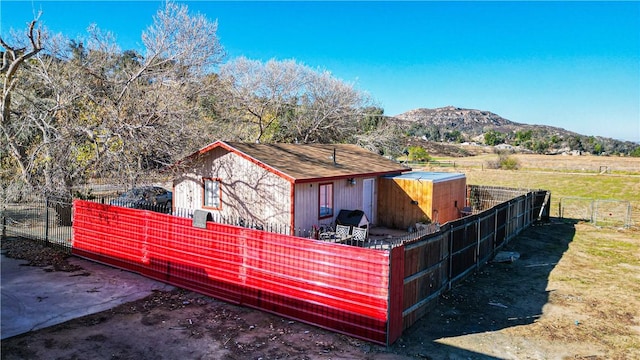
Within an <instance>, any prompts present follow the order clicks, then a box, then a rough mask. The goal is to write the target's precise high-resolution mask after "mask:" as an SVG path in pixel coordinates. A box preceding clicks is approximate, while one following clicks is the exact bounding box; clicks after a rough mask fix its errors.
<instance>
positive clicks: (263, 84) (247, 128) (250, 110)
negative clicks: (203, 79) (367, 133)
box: [220, 58, 371, 143]
mask: <svg viewBox="0 0 640 360" xmlns="http://www.w3.org/2000/svg"><path fill="white" fill-rule="evenodd" d="M220 77H221V79H222V81H223V82H224V83H225V84H226V85H227V86H226V89H229V93H228V94H226V95H224V96H221V98H222V99H224V100H223V101H224V104H225V105H226V106H225V108H226V109H227V111H226V112H225V113H224V114H223V117H225V118H226V119H228V120H229V121H231V122H232V123H234V124H236V125H237V128H238V129H241V131H242V134H243V137H244V138H245V140H251V141H267V142H272V141H282V142H293V141H299V142H305V143H307V142H325V143H329V142H345V141H349V139H352V138H353V136H354V135H355V134H356V133H357V132H358V131H359V126H360V121H361V120H362V119H363V116H362V112H363V110H362V109H364V108H366V107H368V106H371V100H370V99H369V97H368V96H367V95H366V94H363V93H362V92H360V91H358V90H356V89H354V87H353V85H352V84H347V83H345V82H343V81H341V80H339V79H336V78H334V77H333V76H332V75H331V74H330V73H328V72H323V71H316V70H313V69H311V68H309V67H307V66H304V65H301V64H298V63H296V62H295V61H293V60H286V61H276V60H270V61H268V62H267V63H261V62H259V61H255V60H248V59H246V58H238V59H235V60H233V61H231V62H229V63H227V64H225V65H224V66H222V68H221V71H220Z"/></svg>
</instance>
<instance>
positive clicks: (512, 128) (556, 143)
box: [392, 106, 638, 154]
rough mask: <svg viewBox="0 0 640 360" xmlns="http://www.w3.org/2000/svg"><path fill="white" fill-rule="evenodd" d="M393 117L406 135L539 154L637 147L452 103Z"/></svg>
mask: <svg viewBox="0 0 640 360" xmlns="http://www.w3.org/2000/svg"><path fill="white" fill-rule="evenodd" d="M392 119H393V120H392V121H394V122H395V123H396V124H397V125H398V126H399V127H400V128H402V129H403V130H404V131H405V133H406V134H407V135H409V136H411V137H420V138H422V139H424V140H429V141H437V142H449V143H461V142H466V141H468V142H478V143H485V144H487V145H498V144H501V143H506V144H509V145H512V146H518V147H519V149H521V150H525V151H527V150H528V151H534V152H538V153H559V152H567V151H580V152H589V153H595V154H603V153H608V154H629V153H631V152H632V151H633V150H634V149H635V148H636V147H637V146H638V145H637V144H634V143H633V142H630V141H626V142H623V141H619V140H615V139H611V138H604V137H600V136H585V135H580V134H578V133H575V132H573V131H569V130H565V129H563V128H560V127H555V126H547V125H530V124H521V123H517V122H514V121H510V120H507V119H505V118H503V117H502V116H500V115H497V114H495V113H492V112H490V111H486V110H475V109H464V108H459V107H454V106H446V107H442V108H436V109H425V108H421V109H415V110H410V111H407V112H405V113H402V114H400V115H396V116H394V117H392Z"/></svg>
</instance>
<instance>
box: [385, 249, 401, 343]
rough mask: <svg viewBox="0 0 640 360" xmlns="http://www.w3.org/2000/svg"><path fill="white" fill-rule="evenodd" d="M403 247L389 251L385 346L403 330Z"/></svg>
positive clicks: (393, 340) (394, 339)
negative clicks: (389, 264) (387, 319)
mask: <svg viewBox="0 0 640 360" xmlns="http://www.w3.org/2000/svg"><path fill="white" fill-rule="evenodd" d="M404 260H405V249H404V246H398V247H395V248H393V249H391V268H390V274H391V275H390V281H391V286H390V287H389V323H388V328H387V345H391V344H393V343H394V342H395V341H396V340H397V339H398V338H399V337H400V336H401V335H402V331H403V330H404V319H403V314H402V312H403V310H404V309H403V303H404V299H403V296H404V275H405V274H404Z"/></svg>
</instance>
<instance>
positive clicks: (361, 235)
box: [351, 227, 367, 242]
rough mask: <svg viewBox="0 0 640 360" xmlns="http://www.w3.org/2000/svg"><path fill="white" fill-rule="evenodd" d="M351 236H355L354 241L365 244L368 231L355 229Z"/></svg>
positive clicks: (359, 228)
mask: <svg viewBox="0 0 640 360" xmlns="http://www.w3.org/2000/svg"><path fill="white" fill-rule="evenodd" d="M351 235H352V236H353V240H356V241H362V242H364V241H365V240H367V229H366V228H361V227H354V228H353V231H352V232H351Z"/></svg>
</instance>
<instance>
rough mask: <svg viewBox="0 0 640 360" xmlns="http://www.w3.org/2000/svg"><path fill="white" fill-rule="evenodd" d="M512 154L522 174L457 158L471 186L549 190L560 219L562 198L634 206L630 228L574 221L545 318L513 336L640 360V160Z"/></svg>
mask: <svg viewBox="0 0 640 360" xmlns="http://www.w3.org/2000/svg"><path fill="white" fill-rule="evenodd" d="M512 156H514V157H515V158H516V159H517V160H518V162H519V164H520V170H511V171H507V170H488V169H487V168H486V165H484V166H483V165H482V164H486V163H487V162H489V161H495V159H496V158H497V155H493V154H491V155H481V156H478V157H470V158H464V159H450V160H455V161H456V169H455V171H459V172H464V173H465V174H466V175H467V182H468V183H469V184H478V185H494V186H507V187H516V188H533V189H546V190H550V191H551V194H552V195H551V197H552V205H551V206H552V208H551V215H552V216H554V217H557V216H558V204H559V202H561V201H562V199H567V198H573V197H581V198H589V199H605V200H611V199H616V200H623V201H628V202H629V203H630V205H631V226H630V227H629V228H626V229H625V228H621V227H619V226H616V227H606V226H605V227H598V226H593V224H590V223H588V222H582V221H577V222H575V225H574V229H575V234H574V235H573V238H572V239H571V242H570V243H569V246H568V249H567V250H566V251H565V252H564V253H563V255H562V257H561V259H560V260H559V261H558V263H557V264H555V267H554V268H553V270H552V271H551V272H550V273H549V275H548V285H547V291H549V299H548V302H547V304H546V305H545V306H544V312H543V315H542V316H541V317H540V318H539V319H538V320H536V321H535V322H533V323H531V324H528V325H525V326H517V327H512V328H509V329H507V330H506V332H507V333H509V334H512V335H514V336H522V337H525V338H528V339H531V340H534V339H538V340H544V341H549V342H564V343H566V344H576V343H577V344H582V346H584V347H585V348H589V347H592V348H593V351H594V353H596V354H598V353H599V354H600V355H598V356H595V357H593V358H610V359H640V296H639V294H640V158H623V157H597V156H543V155H512ZM447 160H449V159H447ZM479 165H480V166H479ZM605 166H606V168H605V171H602V170H603V167H605ZM430 170H435V171H437V169H434V168H432V169H430ZM449 171H450V170H449ZM564 221H571V220H568V219H567V220H564Z"/></svg>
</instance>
